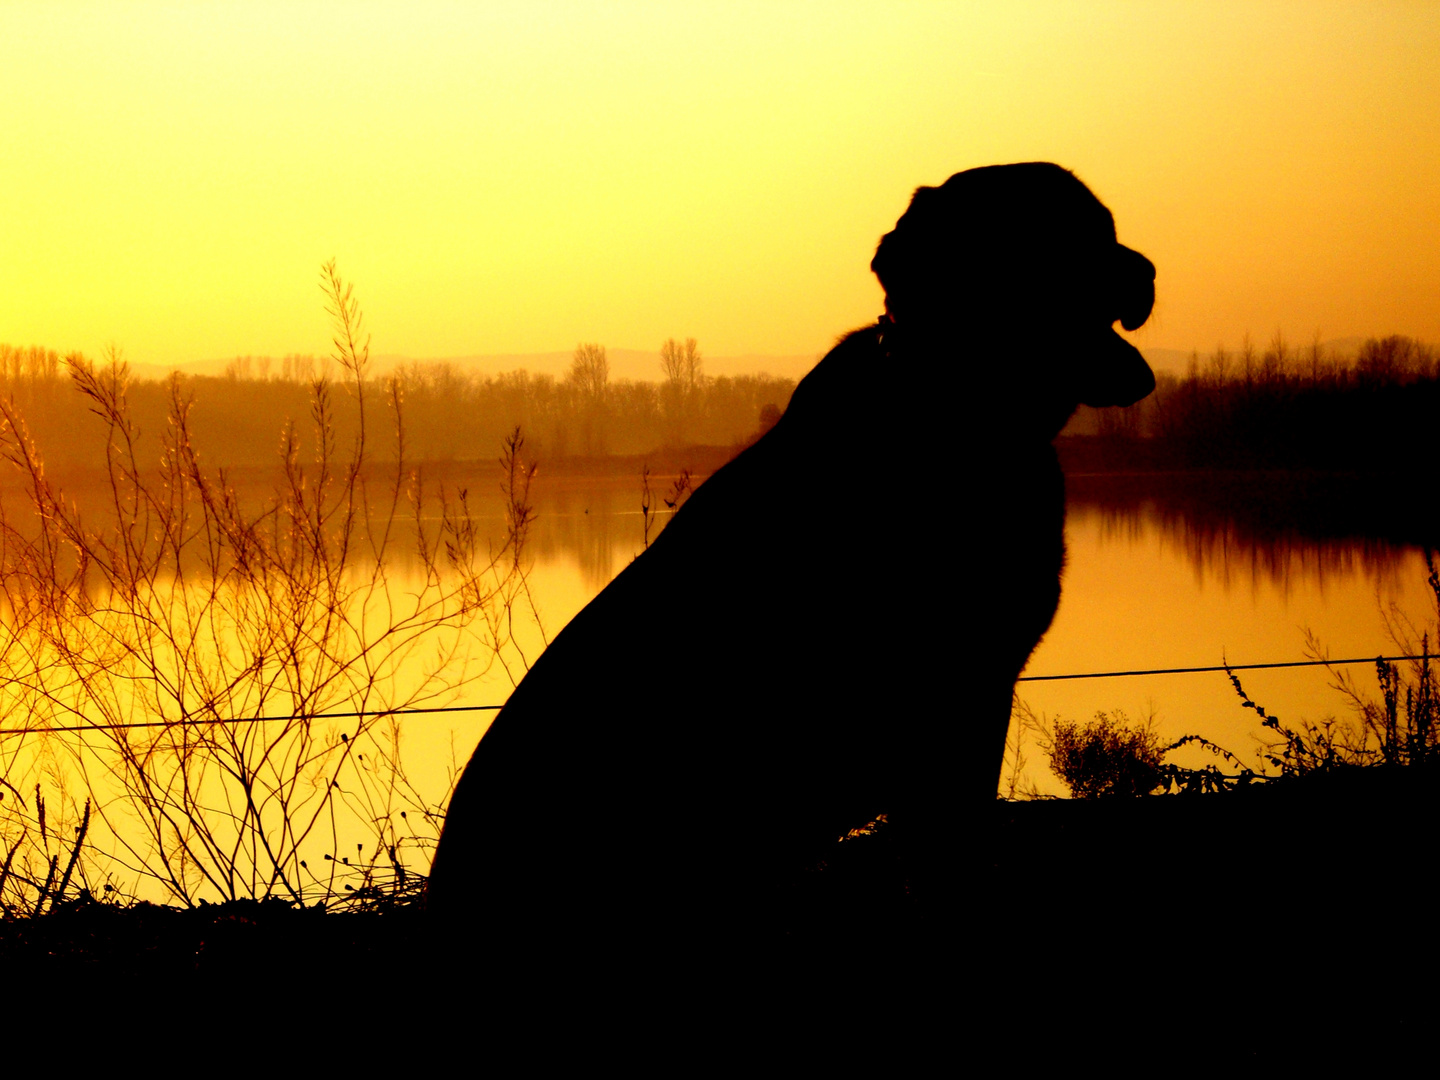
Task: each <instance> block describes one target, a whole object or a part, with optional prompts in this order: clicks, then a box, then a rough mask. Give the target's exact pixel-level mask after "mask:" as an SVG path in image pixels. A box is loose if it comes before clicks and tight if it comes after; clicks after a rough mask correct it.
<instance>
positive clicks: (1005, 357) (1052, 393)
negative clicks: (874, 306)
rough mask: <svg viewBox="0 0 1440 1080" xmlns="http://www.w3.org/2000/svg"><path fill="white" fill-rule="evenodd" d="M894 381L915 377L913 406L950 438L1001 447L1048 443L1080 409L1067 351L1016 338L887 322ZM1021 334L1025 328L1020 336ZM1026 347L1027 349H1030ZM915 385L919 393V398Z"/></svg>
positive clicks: (883, 328)
mask: <svg viewBox="0 0 1440 1080" xmlns="http://www.w3.org/2000/svg"><path fill="white" fill-rule="evenodd" d="M876 330H877V332H878V340H879V343H880V347H881V350H882V352H883V353H884V356H885V366H886V368H887V375H888V378H889V379H891V380H898V379H902V378H903V377H904V374H903V373H904V372H907V371H908V372H913V373H914V376H915V382H914V383H911V384H910V386H911V391H912V394H913V395H914V396H913V401H914V407H915V408H917V409H918V411H919V412H920V413H922V414H927V415H928V416H929V418H930V420H931V422H935V423H938V424H939V425H940V427H941V428H942V429H945V430H947V431H948V432H949V435H948V437H950V438H954V439H961V440H964V441H972V440H974V441H977V442H993V443H996V444H1000V445H1023V446H1036V445H1038V444H1043V443H1049V442H1050V441H1051V440H1052V439H1054V438H1055V436H1056V435H1058V434H1059V433H1060V431H1061V429H1062V428H1064V426H1065V425H1066V423H1068V422H1069V420H1070V417H1071V416H1073V415H1074V413H1075V410H1076V409H1077V408H1078V407H1079V404H1080V397H1079V392H1078V390H1077V388H1076V387H1075V386H1074V385H1073V379H1072V378H1071V369H1070V365H1068V364H1067V363H1065V361H1066V360H1068V359H1069V357H1068V356H1067V355H1066V353H1065V351H1064V349H1063V347H1060V346H1055V347H1054V348H1050V347H1047V346H1046V344H1045V341H1044V338H1041V339H1040V340H1039V342H1037V343H1030V342H1025V341H1021V340H1017V334H1015V333H1007V334H1006V335H1003V336H1002V335H999V334H994V333H984V332H982V333H979V334H973V335H965V334H964V333H963V332H961V331H958V330H957V329H956V326H955V325H954V324H953V323H951V324H947V325H943V326H934V327H931V326H926V325H925V324H924V323H923V322H920V321H918V320H917V321H913V322H912V321H907V322H905V323H904V324H901V323H898V322H896V321H895V320H894V319H893V318H889V317H884V318H882V319H881V320H880V321H879V322H878V323H877V324H876ZM1020 333H1021V334H1022V335H1023V333H1024V332H1023V331H1021V332H1020ZM1027 346H1028V347H1027ZM916 384H918V385H919V387H920V392H919V393H918V394H914V389H915V386H916Z"/></svg>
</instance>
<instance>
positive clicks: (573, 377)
mask: <svg viewBox="0 0 1440 1080" xmlns="http://www.w3.org/2000/svg"><path fill="white" fill-rule="evenodd" d="M609 379H610V361H609V360H608V359H607V358H606V356H605V346H604V345H595V344H580V345H576V346H575V356H574V357H573V358H572V359H571V361H570V381H571V382H573V383H574V384H575V385H576V387H578V388H579V390H580V392H581V393H582V394H583V395H584V396H585V397H587V398H589V399H590V400H591V401H598V400H599V399H600V398H602V397H604V396H605V384H606V382H608V381H609Z"/></svg>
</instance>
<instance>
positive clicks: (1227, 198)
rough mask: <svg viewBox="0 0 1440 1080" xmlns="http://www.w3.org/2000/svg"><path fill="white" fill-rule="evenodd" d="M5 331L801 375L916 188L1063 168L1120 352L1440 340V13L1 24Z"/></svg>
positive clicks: (1086, 7)
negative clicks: (657, 363) (1094, 226)
mask: <svg viewBox="0 0 1440 1080" xmlns="http://www.w3.org/2000/svg"><path fill="white" fill-rule="evenodd" d="M0 41H3V42H4V43H5V50H4V52H5V63H4V65H3V68H0V155H3V161H4V163H5V181H4V186H3V189H0V190H3V191H4V195H5V198H4V210H5V212H4V215H3V217H0V341H8V342H12V343H16V344H30V343H32V342H33V343H41V344H45V345H49V346H51V347H54V348H58V349H61V350H68V349H76V348H78V349H82V350H84V351H85V352H87V353H89V354H91V355H94V354H96V353H98V352H99V351H100V350H101V348H102V347H103V346H104V345H105V344H107V343H110V342H114V343H116V344H118V345H120V346H121V347H122V348H123V349H124V350H125V352H126V355H127V356H128V357H129V358H130V359H132V360H138V361H154V362H177V361H183V360H189V359H201V358H211V357H223V356H229V355H235V354H237V353H271V354H281V353H285V352H291V351H301V352H323V351H325V350H326V349H327V346H328V325H327V319H326V316H325V314H324V311H323V310H322V306H321V298H320V293H319V291H318V289H317V288H316V281H317V275H318V269H319V266H320V264H321V263H322V262H323V261H324V260H326V259H329V258H331V257H332V256H333V257H335V258H337V259H338V260H339V264H340V268H341V271H342V273H344V274H345V276H346V277H347V278H349V279H351V280H353V281H354V282H355V284H356V287H357V289H358V293H359V296H360V298H361V300H362V303H363V304H364V307H365V309H366V312H367V316H368V319H369V323H370V325H371V327H372V329H373V331H374V333H375V348H376V350H377V351H379V352H384V353H403V354H408V355H411V356H418V357H424V356H446V355H462V354H472V353H509V352H530V351H544V350H556V349H568V348H571V347H573V345H574V344H575V343H576V342H577V341H581V340H585V341H599V342H603V343H605V344H607V345H610V346H611V347H628V348H642V349H655V348H658V346H659V344H660V342H661V341H662V340H664V339H665V338H667V337H671V336H678V337H689V336H693V337H696V338H698V339H699V340H700V343H701V346H702V348H703V349H705V351H707V352H708V353H710V354H712V355H726V354H731V355H733V354H744V353H759V354H808V353H816V354H818V353H820V352H822V351H824V350H825V349H826V348H827V347H828V345H829V344H830V343H831V342H832V341H833V339H834V337H835V336H836V335H837V334H839V333H840V332H842V331H843V330H845V329H847V328H849V327H852V326H855V325H858V324H860V323H863V322H865V321H868V320H869V319H871V318H873V317H874V315H875V314H877V313H878V311H879V310H880V292H879V289H878V287H877V286H876V284H875V283H874V280H873V278H872V277H871V275H870V273H869V271H868V268H867V266H868V262H869V258H870V255H871V253H872V251H873V248H874V244H875V241H876V240H877V238H878V237H879V236H880V234H881V233H882V232H884V231H885V230H886V229H888V228H889V227H890V225H891V224H893V222H894V220H895V218H896V216H897V215H898V214H899V213H900V212H901V211H902V210H903V209H904V206H905V203H906V200H907V198H908V196H909V193H910V191H911V189H912V188H913V187H914V186H915V185H917V184H920V183H938V182H939V181H941V180H943V179H944V178H945V177H946V176H947V175H949V174H950V173H951V172H954V171H956V170H958V169H961V168H966V167H969V166H972V165H979V164H986V163H990V162H997V161H1014V160H1028V159H1037V158H1045V159H1051V160H1055V161H1059V162H1061V163H1063V164H1066V165H1068V166H1070V167H1071V168H1073V169H1075V170H1076V171H1077V172H1078V173H1079V174H1080V176H1081V177H1082V178H1083V179H1085V180H1086V181H1087V182H1088V183H1089V184H1090V185H1091V186H1092V187H1093V188H1094V189H1095V191H1096V192H1097V193H1098V194H1099V195H1100V197H1101V198H1102V199H1104V200H1105V201H1106V202H1107V203H1109V205H1110V206H1111V208H1112V209H1113V210H1114V211H1115V214H1116V217H1117V219H1118V222H1119V227H1120V236H1121V239H1122V240H1123V241H1125V242H1126V243H1129V244H1131V245H1132V246H1134V247H1137V248H1139V249H1140V250H1141V251H1143V252H1145V253H1146V254H1147V255H1149V256H1150V257H1151V258H1152V259H1153V260H1154V261H1155V262H1156V263H1157V264H1158V266H1159V268H1160V281H1159V290H1160V299H1159V304H1158V306H1157V309H1156V314H1155V317H1154V319H1153V320H1152V323H1151V325H1150V326H1149V327H1147V328H1146V329H1144V330H1142V331H1141V332H1140V333H1139V334H1137V335H1135V338H1136V340H1137V343H1138V344H1141V345H1143V346H1162V347H1173V348H1183V349H1189V348H1191V347H1199V348H1201V349H1203V350H1208V349H1210V348H1213V347H1214V346H1215V345H1216V344H1217V343H1218V342H1221V341H1225V342H1227V343H1230V344H1234V343H1237V342H1238V341H1239V339H1240V337H1241V335H1242V334H1243V333H1245V332H1246V331H1247V330H1248V331H1249V332H1251V333H1252V334H1253V335H1254V336H1255V338H1256V339H1257V340H1258V341H1262V342H1263V341H1265V340H1268V339H1269V337H1270V336H1271V335H1272V334H1273V333H1274V332H1275V330H1276V329H1277V328H1278V329H1282V330H1283V331H1284V332H1285V333H1286V335H1287V336H1289V337H1290V338H1291V339H1292V340H1296V341H1301V342H1303V341H1307V340H1308V339H1309V338H1310V336H1311V335H1312V334H1314V333H1315V332H1316V331H1319V332H1320V333H1321V334H1322V335H1323V336H1324V337H1326V338H1337V337H1346V336H1351V335H1365V334H1375V333H1389V332H1398V333H1405V334H1411V335H1414V336H1417V337H1420V338H1423V339H1426V340H1430V341H1440V61H1437V59H1436V58H1437V57H1440V5H1435V4H1429V3H1374V2H1360V3H1323V2H1320V0H1306V2H1301V3H1244V4H1227V3H1213V2H1207V3H1203V4H1200V3H1197V4H1193V5H1187V4H1181V3H1173V4H1151V3H1109V4H1106V3H1094V2H1087V3H1083V4H1082V3H1071V2H1056V3H1024V2H1015V0H1004V2H1001V3H995V4H983V3H967V4H959V3H957V4H924V3H905V4H879V3H864V4H851V5H846V4H843V3H837V2H836V0H827V2H824V3H817V4H801V3H782V4H774V3H761V4H756V5H754V6H747V5H744V4H740V3H723V4H699V3H697V4H692V5H687V6H685V7H684V8H682V6H680V5H672V4H619V3H616V4H543V3H534V2H526V3H517V4H514V5H504V4H498V3H491V4H436V3H423V2H417V0H411V2H410V3H408V4H405V5H403V6H402V5H399V4H364V3H353V2H352V3H344V4H334V5H328V4H304V3H294V2H289V3H283V4H275V5H266V4H262V3H254V2H252V3H244V4H234V5H225V4H205V5H200V4H193V3H177V4H158V3H140V4H128V5H127V4H119V3H107V4H100V3H95V4H78V3H61V2H56V0H49V2H46V3H35V4H25V3H15V2H12V3H6V4H5V5H3V7H0Z"/></svg>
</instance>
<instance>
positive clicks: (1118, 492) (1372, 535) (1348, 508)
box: [1069, 472, 1436, 595]
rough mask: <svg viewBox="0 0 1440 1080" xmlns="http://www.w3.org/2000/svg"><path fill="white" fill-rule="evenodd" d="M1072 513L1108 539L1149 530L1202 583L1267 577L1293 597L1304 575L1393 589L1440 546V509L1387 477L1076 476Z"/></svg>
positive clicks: (1130, 536) (1322, 585)
mask: <svg viewBox="0 0 1440 1080" xmlns="http://www.w3.org/2000/svg"><path fill="white" fill-rule="evenodd" d="M1069 487H1070V492H1069V495H1070V506H1071V514H1072V515H1074V517H1075V518H1076V519H1077V521H1078V520H1084V519H1085V518H1086V517H1088V516H1095V517H1098V519H1099V526H1100V534H1101V536H1102V537H1103V538H1104V539H1107V540H1121V539H1123V540H1127V541H1131V542H1133V541H1135V540H1138V539H1140V538H1141V537H1142V536H1144V535H1146V534H1148V533H1149V532H1151V531H1152V530H1153V531H1155V532H1157V533H1158V534H1159V535H1160V537H1161V538H1162V542H1163V543H1164V544H1165V545H1166V546H1167V547H1169V548H1172V549H1173V550H1175V551H1176V552H1178V553H1180V554H1181V555H1183V556H1184V557H1185V558H1186V559H1187V560H1188V561H1189V562H1190V564H1191V566H1192V567H1193V568H1194V571H1195V576H1196V579H1197V581H1198V580H1200V579H1201V578H1202V577H1204V576H1206V575H1210V576H1213V577H1214V578H1216V579H1218V580H1219V581H1220V582H1221V584H1222V585H1224V586H1225V587H1227V588H1228V587H1229V586H1230V585H1231V584H1233V583H1234V582H1236V581H1251V582H1257V583H1258V582H1259V581H1261V580H1268V581H1270V582H1272V583H1273V584H1274V585H1276V586H1277V587H1278V588H1279V589H1281V591H1282V592H1284V593H1285V594H1287V595H1288V594H1289V593H1290V591H1291V589H1292V587H1293V586H1294V585H1296V584H1298V583H1300V582H1302V581H1311V582H1314V583H1315V584H1316V585H1317V586H1318V587H1319V588H1320V589H1321V590H1323V589H1324V588H1325V583H1326V580H1327V579H1330V578H1353V577H1356V576H1363V577H1366V578H1369V579H1371V580H1373V581H1374V582H1375V583H1376V584H1377V585H1382V586H1390V585H1393V584H1395V583H1396V582H1397V581H1398V580H1399V579H1400V577H1401V574H1402V571H1403V570H1404V569H1405V568H1406V567H1407V566H1408V563H1409V559H1410V557H1411V556H1412V554H1413V552H1414V549H1415V548H1417V547H1424V546H1426V544H1427V542H1428V543H1429V544H1432V545H1433V544H1434V543H1435V542H1436V539H1435V538H1436V530H1435V528H1434V514H1433V511H1432V510H1431V509H1430V508H1429V507H1428V506H1424V505H1418V504H1417V503H1418V500H1416V499H1414V498H1413V497H1412V498H1409V499H1406V498H1404V497H1403V495H1402V494H1401V493H1399V492H1396V491H1394V490H1387V488H1388V485H1387V482H1386V481H1385V480H1384V479H1383V478H1376V477H1373V476H1372V477H1366V476H1358V475H1357V476H1327V475H1320V474H1302V473H1293V474H1281V473H1221V472H1210V473H1183V474H1176V473H1153V474H1141V475H1128V476H1115V475H1112V476H1084V477H1076V478H1073V479H1072V480H1071V481H1070V482H1069Z"/></svg>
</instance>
